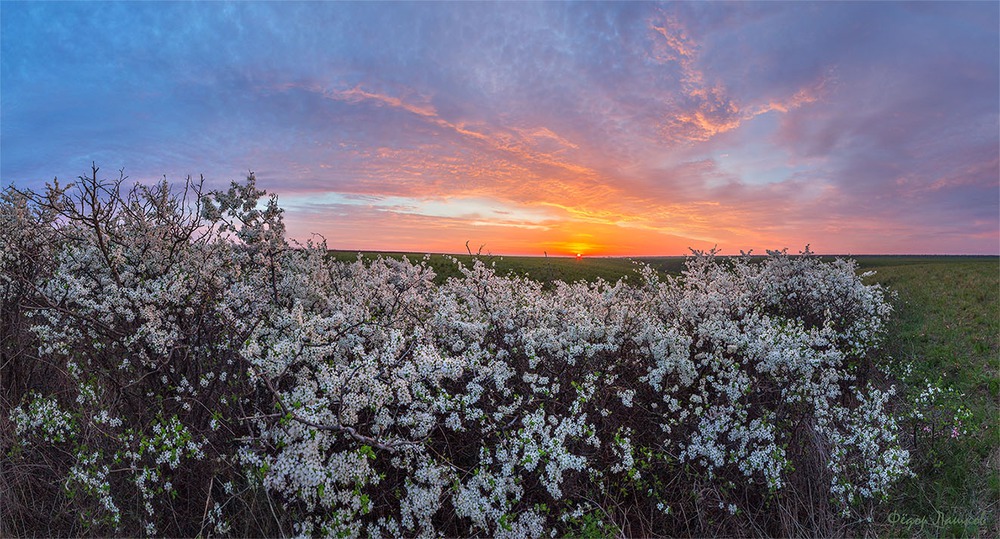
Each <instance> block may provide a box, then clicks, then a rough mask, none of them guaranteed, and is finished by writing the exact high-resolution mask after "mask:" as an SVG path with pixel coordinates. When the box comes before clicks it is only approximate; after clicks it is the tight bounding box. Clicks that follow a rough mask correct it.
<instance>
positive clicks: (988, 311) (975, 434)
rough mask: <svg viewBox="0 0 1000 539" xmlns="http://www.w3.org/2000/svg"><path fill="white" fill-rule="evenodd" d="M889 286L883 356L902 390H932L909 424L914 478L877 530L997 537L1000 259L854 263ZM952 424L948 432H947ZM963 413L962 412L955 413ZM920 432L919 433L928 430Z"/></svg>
mask: <svg viewBox="0 0 1000 539" xmlns="http://www.w3.org/2000/svg"><path fill="white" fill-rule="evenodd" d="M859 263H860V265H861V266H862V267H867V268H869V269H874V270H876V271H877V274H876V275H875V276H874V277H872V278H870V280H871V281H873V282H878V283H881V284H883V285H885V286H887V287H889V288H890V289H892V290H894V291H896V293H897V294H898V298H897V299H896V301H895V305H896V316H895V319H894V320H893V326H892V329H891V332H890V335H889V340H888V342H887V345H886V348H887V352H888V353H889V354H890V355H891V356H892V357H894V358H895V359H896V360H897V361H900V362H903V363H909V364H910V365H912V372H911V373H910V374H908V375H906V374H903V373H897V376H899V377H900V379H901V380H902V381H903V382H904V383H905V384H906V386H907V390H908V391H910V392H911V394H913V393H912V392H916V391H919V389H920V387H921V386H923V387H926V385H927V384H926V383H925V382H924V381H925V380H926V381H927V382H929V383H930V384H931V385H932V386H935V387H937V388H940V389H941V392H940V393H938V394H936V395H935V399H936V401H937V407H936V411H935V412H933V413H930V414H925V416H926V417H925V420H924V421H922V422H921V424H922V426H918V424H917V423H914V425H913V426H914V427H917V428H914V429H913V432H911V433H909V436H911V437H912V439H913V440H914V441H915V446H916V452H915V455H914V468H915V471H916V472H917V477H915V478H913V479H909V480H906V481H905V482H904V483H903V484H901V485H900V488H899V489H898V492H897V494H896V496H895V497H894V498H893V499H891V500H889V502H888V509H889V511H888V512H887V514H888V517H887V520H889V521H890V522H887V524H889V526H887V527H886V528H885V529H884V531H885V533H886V534H887V535H893V536H896V535H902V536H918V537H924V536H926V537H938V536H948V537H961V536H966V537H974V536H981V537H1000V525H998V522H1000V404H998V403H1000V312H998V309H1000V260H998V259H997V258H995V257H990V258H978V257H977V258H960V257H941V258H924V259H921V258H898V257H867V258H863V259H859ZM956 415H958V416H959V421H962V425H961V427H959V431H966V432H965V433H961V432H959V434H958V436H956V437H953V434H954V433H953V432H952V431H951V429H952V428H953V427H954V426H955V424H956ZM963 415H964V416H966V417H962V416H963ZM928 428H929V430H930V432H928V430H927V429H928Z"/></svg>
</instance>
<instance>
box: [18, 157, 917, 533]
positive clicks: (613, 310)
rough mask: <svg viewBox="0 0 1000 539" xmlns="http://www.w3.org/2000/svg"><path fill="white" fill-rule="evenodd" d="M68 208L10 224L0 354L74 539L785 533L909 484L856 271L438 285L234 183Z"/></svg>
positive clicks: (707, 261)
mask: <svg viewBox="0 0 1000 539" xmlns="http://www.w3.org/2000/svg"><path fill="white" fill-rule="evenodd" d="M81 181H82V187H79V193H78V194H76V195H74V194H72V193H70V192H68V191H67V190H66V189H65V188H60V187H58V186H55V187H52V188H50V189H49V191H48V192H47V193H46V194H44V195H35V194H20V193H16V192H13V191H9V192H8V193H7V194H5V197H4V199H3V201H2V202H0V203H2V206H0V207H2V216H3V217H2V219H3V224H4V225H5V226H3V227H2V230H0V234H4V237H3V238H0V240H3V244H4V245H5V246H7V247H5V248H4V249H3V252H2V256H0V264H2V266H0V279H2V280H0V285H2V288H0V291H2V292H3V294H4V295H3V297H2V298H0V299H2V300H3V307H4V309H3V312H2V314H3V316H4V317H6V318H5V320H4V321H5V322H7V323H10V324H11V325H10V326H9V327H10V328H11V331H17V332H18V333H17V339H9V340H6V341H5V343H10V344H4V346H5V347H7V348H5V349H4V353H5V354H10V357H16V358H17V361H19V362H20V363H17V365H15V366H18V368H21V369H28V368H29V367H27V365H29V364H30V363H32V362H38V363H39V364H45V365H49V366H51V367H50V368H46V370H44V374H45V376H46V377H49V378H50V379H48V380H44V381H45V382H46V383H45V384H43V383H42V381H43V379H41V378H38V377H37V376H36V377H31V376H25V377H24V378H18V379H16V380H15V381H12V382H10V385H11V387H10V388H8V394H10V395H16V398H15V399H13V400H11V401H9V402H8V401H6V400H5V401H4V405H5V406H6V407H7V408H6V409H5V410H3V411H4V412H5V413H4V414H3V416H4V418H3V420H4V421H10V422H12V423H13V424H14V425H15V427H16V429H15V431H14V432H16V439H14V440H12V441H8V442H6V443H10V444H11V445H12V446H17V447H19V448H21V458H22V459H24V461H25V462H28V461H31V460H32V459H35V460H38V461H42V460H46V459H48V460H49V461H51V459H52V455H54V454H55V453H56V452H62V453H63V454H65V453H66V452H69V453H70V454H72V455H73V456H74V458H73V459H72V460H74V462H75V463H74V464H63V465H62V466H63V467H64V468H65V469H62V472H61V473H63V474H64V476H65V477H67V478H69V479H71V480H68V481H64V482H63V484H64V485H66V489H65V490H67V492H64V493H63V494H62V495H63V496H67V497H69V498H72V500H73V503H75V504H77V505H78V506H79V507H81V508H84V509H85V510H81V511H80V512H79V513H78V515H79V517H80V519H82V520H84V521H85V522H83V523H81V524H79V526H82V527H80V528H69V529H71V530H72V533H77V532H79V531H80V530H82V529H88V530H91V531H92V532H93V533H96V534H116V533H124V534H147V535H156V534H161V533H163V534H168V535H198V534H206V533H207V534H215V533H218V534H225V533H234V534H240V533H241V531H240V530H239V529H238V528H234V526H235V525H237V524H238V522H239V521H240V520H241V517H245V516H246V515H247V514H250V513H253V514H255V515H257V514H260V510H261V507H260V506H259V505H257V504H259V503H261V502H260V501H259V500H261V499H266V500H268V501H267V503H268V508H267V512H268V513H270V514H271V515H272V516H273V522H270V521H269V522H270V523H269V524H267V525H269V526H270V525H273V526H275V527H277V530H276V532H279V533H285V532H289V531H292V532H296V533H299V534H305V535H338V536H339V535H348V536H356V535H371V536H394V537H398V536H436V535H446V536H460V535H461V536H464V535H491V536H503V537H540V536H542V535H551V536H555V535H559V536H561V535H567V534H572V533H576V532H579V531H581V530H582V529H583V527H584V526H588V525H592V524H595V523H597V524H598V525H599V528H600V529H604V530H616V531H615V533H618V534H624V535H650V534H657V533H662V534H686V535H690V534H698V535H703V534H708V533H713V532H718V531H719V530H720V529H722V530H723V531H725V530H727V529H728V530H729V531H734V530H740V529H751V528H752V529H760V528H761V527H762V526H763V527H764V528H767V527H768V526H771V527H772V528H771V529H775V530H778V531H779V532H780V530H781V528H780V526H781V525H782V524H781V523H782V522H783V521H784V516H783V514H787V511H788V505H789V504H794V503H805V502H803V500H825V501H823V502H817V503H823V504H827V505H831V506H832V507H835V508H836V513H837V514H839V515H842V518H845V519H850V517H851V516H852V515H857V514H862V513H863V512H864V511H865V510H866V508H867V507H868V506H870V504H871V503H873V502H875V501H877V500H878V499H879V498H880V497H882V496H885V494H886V493H887V492H888V489H889V488H890V487H891V485H892V484H893V482H894V481H895V480H896V479H898V478H899V477H901V476H903V475H905V474H906V473H908V472H907V465H908V454H907V452H906V450H905V449H903V448H902V447H901V446H900V443H899V442H898V439H897V430H898V426H897V422H896V419H895V418H894V417H893V415H892V406H891V398H892V395H893V392H892V388H887V387H881V386H879V384H878V380H876V379H873V377H872V373H873V372H875V370H876V369H875V363H874V359H875V358H876V357H877V352H878V346H879V340H880V338H881V336H882V335H883V333H884V331H885V322H886V319H887V317H888V315H889V313H890V307H889V304H888V302H887V301H886V299H885V291H884V290H882V289H881V288H880V287H878V286H875V285H866V284H864V283H863V282H862V280H861V277H860V276H859V275H858V272H857V268H856V266H855V265H854V263H853V262H851V261H849V260H837V261H834V262H824V261H822V260H820V259H819V258H817V257H815V256H812V254H811V253H810V252H809V251H808V248H807V249H806V251H805V252H803V253H801V254H800V255H797V256H791V255H788V254H787V253H785V252H770V253H769V254H768V256H767V257H749V256H746V257H743V258H735V259H731V258H722V257H718V256H717V253H716V252H714V251H712V252H694V253H693V256H691V257H690V258H689V260H688V263H687V267H686V269H685V271H684V272H683V273H682V274H681V275H679V276H662V275H660V274H658V273H657V272H656V271H654V270H653V269H651V268H649V267H644V266H638V267H637V271H636V275H634V276H633V279H634V281H632V282H630V281H628V280H622V281H619V282H616V283H609V282H604V281H597V282H595V283H587V282H577V283H563V282H557V283H554V285H553V286H552V288H551V289H549V288H545V287H543V286H542V284H541V283H538V282H536V281H533V280H531V279H527V278H523V277H517V276H507V275H501V274H498V273H497V272H496V271H495V270H494V268H493V267H492V266H491V265H489V264H487V263H484V262H483V261H482V260H477V261H475V262H474V263H473V264H472V265H462V264H460V263H459V262H458V261H454V263H455V264H456V266H457V267H458V269H459V270H460V273H461V277H457V278H450V279H448V280H446V281H444V282H438V280H436V275H435V273H434V271H433V269H432V268H431V267H430V266H429V265H428V263H427V260H418V261H413V262H411V261H409V260H407V259H403V260H395V259H389V258H381V259H376V260H373V261H365V260H362V259H361V258H360V257H359V259H358V260H357V261H355V262H353V263H338V262H335V261H332V260H331V259H329V258H328V257H327V253H326V245H325V242H323V241H318V242H315V243H313V242H310V243H308V244H306V245H290V244H289V243H288V242H287V241H286V240H285V239H284V236H283V234H284V226H283V224H282V212H281V210H280V208H278V206H277V203H276V199H274V198H273V197H272V198H271V199H270V200H269V201H267V202H266V203H264V204H260V203H259V200H260V199H261V197H263V196H264V193H263V192H262V191H260V190H258V189H257V188H256V186H255V183H254V181H253V178H252V177H251V178H250V179H249V180H248V182H246V183H244V184H236V183H234V184H233V186H232V187H231V188H230V189H229V190H228V191H225V192H216V193H211V194H203V193H202V192H201V190H200V188H199V186H198V184H197V183H194V182H189V183H188V184H187V185H186V187H185V189H184V190H183V191H182V192H179V191H178V190H176V189H173V190H172V188H171V187H170V186H169V185H167V184H166V183H162V184H159V185H157V186H153V187H137V188H136V189H134V190H132V191H130V192H127V193H125V192H122V191H121V183H120V182H118V183H113V184H109V183H107V182H102V181H101V180H98V179H97V174H96V169H95V171H94V175H93V177H83V178H81ZM74 196H75V197H76V198H74ZM7 240H9V241H7ZM12 361H13V360H12ZM25 372H27V370H25ZM12 380H13V379H12ZM36 386H37V387H39V388H44V391H41V392H39V391H36V390H35V387H36ZM57 468H58V466H57ZM73 485H82V486H83V487H85V488H78V489H76V490H75V491H73V492H69V490H70V489H72V486H73ZM126 507H138V508H141V510H140V511H131V512H129V511H125V510H124V508H126ZM178 512H186V513H185V514H186V517H185V518H180V519H178V518H176V513H178ZM255 518H257V517H255ZM751 518H754V519H758V520H760V519H763V520H765V521H766V523H764V524H762V523H761V522H759V521H755V522H750V521H749V520H748V519H751ZM711 526H716V528H712V527H711ZM718 526H722V527H723V528H718ZM726 527H728V528H726ZM244 534H246V533H245V532H244ZM273 534H275V533H272V535H273Z"/></svg>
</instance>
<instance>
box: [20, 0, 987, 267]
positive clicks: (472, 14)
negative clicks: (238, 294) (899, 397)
mask: <svg viewBox="0 0 1000 539" xmlns="http://www.w3.org/2000/svg"><path fill="white" fill-rule="evenodd" d="M998 156H1000V3H998V2H974V3H954V2H948V3H933V2H918V3H902V2H890V3H870V2H857V3H854V2H851V3H810V2H790V3H780V2H764V3H752V2H748V3H742V2H741V3H733V4H731V3H721V2H697V3H695V2H691V3H687V2H683V3H664V4H659V3H629V2H614V3H600V2H586V3H550V2H530V3H529V2H523V3H521V2H519V3H471V2H470V3H451V2H448V3H444V2H442V3H327V2H310V3H291V2H280V3H279V2H254V3H250V2H246V3H222V2H196V3H175V2H170V3H155V2H125V3H112V2H101V3H87V2H73V3H58V2H27V3H22V2H10V1H3V2H0V186H3V187H6V186H8V185H14V186H16V187H19V188H33V189H38V188H41V187H42V186H44V184H45V182H46V181H51V180H52V178H54V177H58V178H59V179H60V180H61V181H64V182H65V181H67V180H72V179H74V178H75V177H77V176H79V175H81V174H85V173H89V171H90V166H91V163H96V164H97V165H98V166H100V167H101V171H102V174H104V173H106V174H107V176H108V177H110V178H117V176H118V171H119V170H120V169H124V172H125V174H127V175H128V177H129V178H130V179H131V180H136V181H140V182H154V181H158V180H160V179H162V178H163V177H166V178H167V179H168V180H169V181H173V182H181V181H183V180H184V178H185V177H187V176H189V175H190V176H193V177H195V178H197V177H199V175H203V176H204V177H205V181H206V184H207V185H208V186H209V187H210V188H213V189H221V188H224V187H226V186H227V185H228V184H229V182H230V181H233V180H242V179H243V178H245V177H246V175H247V173H248V172H249V171H253V172H254V174H255V177H256V178H257V181H258V185H259V186H260V187H262V188H264V189H266V190H267V191H269V192H272V193H275V194H277V196H278V200H279V203H280V205H281V206H282V207H283V208H285V210H286V213H285V222H286V224H287V227H288V233H289V236H290V237H292V238H293V239H296V240H298V241H305V240H307V239H310V238H312V237H315V236H313V234H320V235H321V236H322V237H324V238H325V239H326V241H327V244H328V246H329V247H330V248H333V249H345V250H393V251H417V252H464V251H465V249H466V242H469V245H470V246H471V248H472V249H473V250H474V251H475V250H477V249H479V248H480V246H482V248H483V252H484V253H486V252H489V253H492V254H501V255H516V254H526V255H543V254H548V255H553V256H555V255H569V256H572V255H576V254H577V253H579V254H583V255H584V256H613V255H679V254H685V253H688V252H689V251H688V249H689V248H696V249H705V248H710V247H712V246H716V245H717V246H718V247H719V248H720V249H721V250H722V253H723V254H738V253H739V251H740V250H750V249H753V250H754V252H757V253H763V251H764V250H765V249H782V248H788V249H789V251H790V252H797V251H798V250H801V249H802V248H804V247H805V245H806V244H811V247H812V250H813V251H815V252H819V253H831V254H998V253H1000V160H998Z"/></svg>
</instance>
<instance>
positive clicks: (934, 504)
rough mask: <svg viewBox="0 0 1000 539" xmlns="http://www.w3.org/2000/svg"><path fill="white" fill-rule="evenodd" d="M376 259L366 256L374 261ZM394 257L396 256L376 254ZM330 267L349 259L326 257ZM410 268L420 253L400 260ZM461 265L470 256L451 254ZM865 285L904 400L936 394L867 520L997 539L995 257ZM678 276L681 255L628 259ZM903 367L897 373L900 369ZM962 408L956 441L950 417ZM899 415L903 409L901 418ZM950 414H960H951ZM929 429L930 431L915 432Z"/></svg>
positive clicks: (618, 268)
mask: <svg viewBox="0 0 1000 539" xmlns="http://www.w3.org/2000/svg"><path fill="white" fill-rule="evenodd" d="M377 255H378V253H367V254H365V255H364V256H366V257H373V256H377ZM383 255H384V256H391V257H396V258H401V257H402V256H404V254H403V253H384V254H383ZM331 256H334V257H336V258H337V259H339V260H346V261H350V260H355V259H356V258H357V256H358V255H357V253H353V252H351V253H348V252H332V253H331ZM405 256H408V257H409V258H410V260H411V261H416V260H419V259H420V258H422V255H413V254H409V255H405ZM455 258H457V259H458V260H460V261H462V262H463V263H465V264H469V263H471V261H472V258H473V257H471V256H469V255H460V256H456V257H455ZM481 258H483V259H484V260H486V261H487V262H488V263H492V264H495V268H496V270H497V271H498V272H499V273H501V274H506V273H513V274H517V275H526V276H530V277H531V278H533V279H537V280H539V281H542V282H543V283H547V284H548V283H551V282H552V281H554V280H562V281H577V280H587V281H594V280H596V279H598V278H603V279H605V280H607V281H616V280H618V279H619V278H622V277H625V276H627V275H630V274H634V268H635V265H634V264H633V262H632V261H631V260H629V259H624V258H583V259H579V260H578V259H573V258H556V257H548V258H539V257H498V256H486V257H481ZM854 258H855V259H856V260H857V262H858V266H859V268H860V270H862V271H868V270H874V271H876V274H875V275H873V276H871V277H869V278H867V279H868V282H871V283H879V284H882V285H884V286H886V287H888V288H889V289H890V290H892V291H894V292H895V294H896V297H895V298H894V299H893V304H894V307H895V313H894V318H893V320H892V322H891V326H890V332H889V336H888V339H887V342H886V344H885V352H886V355H887V356H888V357H891V358H892V359H891V360H887V364H886V365H885V368H887V369H888V370H889V371H890V375H891V376H893V377H894V378H895V382H896V384H897V385H898V386H900V387H902V388H903V389H902V391H903V393H904V395H905V396H906V397H907V398H910V399H912V398H913V397H915V396H916V395H917V394H919V393H920V391H921V390H923V389H924V388H926V387H927V385H928V383H929V384H930V385H932V386H933V387H936V388H939V389H940V390H941V392H940V393H938V394H937V395H936V403H935V404H934V405H933V406H932V407H927V408H926V409H925V410H924V412H925V419H924V420H922V421H919V422H918V421H912V422H908V423H906V424H905V428H906V429H907V432H906V433H904V436H906V437H907V440H908V441H909V443H910V444H912V447H913V448H914V450H913V454H912V462H913V468H914V471H915V472H916V477H913V478H909V479H906V480H904V481H902V482H901V483H900V484H899V485H898V487H897V489H896V492H895V494H894V495H893V496H892V497H891V498H890V499H889V500H887V501H886V502H885V503H884V504H883V506H882V507H880V508H879V511H878V513H879V514H876V515H874V516H873V518H874V523H875V525H876V529H877V530H878V531H879V533H880V535H883V536H887V537H899V536H905V537H941V536H946V537H977V536H979V537H987V536H992V537H1000V312H998V310H1000V258H997V257H949V256H858V257H854ZM635 260H637V261H640V262H643V263H646V264H649V265H650V266H652V267H654V268H655V269H657V270H658V271H661V272H664V273H672V274H677V273H679V272H680V271H681V269H683V267H684V257H649V258H637V259H635ZM429 263H430V265H431V266H432V267H433V268H434V269H435V271H436V272H437V273H438V277H437V280H438V281H439V282H440V281H443V280H445V279H446V278H448V277H458V276H460V274H459V272H458V271H457V269H456V268H455V265H454V264H453V263H451V261H450V260H449V257H447V256H445V255H431V257H430V259H429ZM907 364H908V365H910V366H911V369H910V370H909V371H906V370H905V369H904V368H903V366H905V365H907ZM962 410H964V412H962V413H964V414H965V416H964V417H961V419H962V425H961V426H962V429H963V430H965V431H966V433H965V434H961V435H959V436H958V437H952V436H951V428H952V427H953V426H955V425H956V412H960V411H962ZM903 412H905V410H903ZM958 415H961V413H959V414H958ZM924 427H927V428H929V429H930V430H929V432H928V431H925V430H924Z"/></svg>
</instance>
